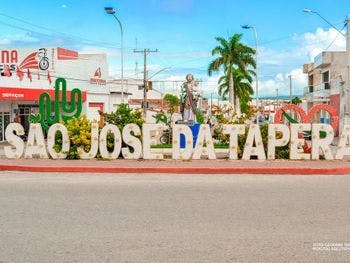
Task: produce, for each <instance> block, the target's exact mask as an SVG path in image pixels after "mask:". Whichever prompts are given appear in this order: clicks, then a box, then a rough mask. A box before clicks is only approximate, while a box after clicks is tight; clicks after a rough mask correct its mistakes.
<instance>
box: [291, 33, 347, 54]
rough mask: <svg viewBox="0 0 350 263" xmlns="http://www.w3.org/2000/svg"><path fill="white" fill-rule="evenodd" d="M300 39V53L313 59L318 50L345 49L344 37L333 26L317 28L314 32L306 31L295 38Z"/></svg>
mask: <svg viewBox="0 0 350 263" xmlns="http://www.w3.org/2000/svg"><path fill="white" fill-rule="evenodd" d="M299 39H300V40H301V41H302V42H301V44H302V45H300V47H299V51H300V54H301V55H304V54H305V53H306V54H307V55H308V56H309V58H310V60H313V58H314V57H315V56H317V55H318V54H319V53H320V52H322V51H324V50H325V49H327V48H328V50H329V51H342V50H345V49H346V39H345V37H344V36H343V35H341V34H340V33H339V32H338V31H337V30H335V29H334V28H330V29H329V30H324V29H322V28H317V30H316V32H315V33H310V32H307V33H305V34H303V35H302V36H300V37H296V40H299Z"/></svg>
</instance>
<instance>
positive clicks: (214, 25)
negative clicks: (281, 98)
mask: <svg viewBox="0 0 350 263" xmlns="http://www.w3.org/2000/svg"><path fill="white" fill-rule="evenodd" d="M107 6H108V7H109V6H111V7H114V8H115V10H116V15H117V17H118V18H119V19H120V21H121V23H122V25H123V29H124V76H125V77H135V76H139V77H142V73H140V72H141V71H142V70H143V56H142V54H140V53H134V52H133V51H134V49H135V48H136V49H144V48H149V49H158V52H157V53H151V54H150V55H149V56H148V70H149V76H151V75H153V74H154V73H157V72H159V71H160V73H158V74H156V75H155V76H154V77H153V78H152V79H153V80H155V81H156V80H184V79H185V76H186V74H188V73H192V74H193V75H194V77H195V78H196V79H199V80H201V81H202V84H201V86H200V87H201V89H203V91H204V94H205V95H206V96H210V94H211V93H214V96H215V93H216V91H217V80H218V78H219V75H220V73H222V72H219V73H218V74H214V75H213V76H211V77H209V76H208V74H207V68H208V64H209V62H210V61H211V60H212V59H214V57H212V56H211V50H212V49H213V48H214V47H215V46H216V45H217V41H216V40H215V37H225V38H227V37H229V36H232V35H233V34H236V33H238V34H243V37H242V42H243V43H245V44H246V45H249V46H252V47H255V38H254V34H253V31H252V30H244V29H242V28H241V25H246V24H248V25H252V26H255V28H256V30H257V34H258V66H259V74H258V76H259V82H258V83H259V96H275V95H276V93H277V89H278V93H279V95H288V94H289V79H288V76H289V75H291V76H292V87H293V88H292V90H293V95H302V93H303V88H304V86H306V85H307V84H306V76H305V74H303V73H302V65H303V64H304V63H310V62H312V61H313V58H314V56H316V55H317V54H318V53H320V52H321V51H323V50H328V51H335V50H337V51H338V50H345V46H346V40H345V38H344V37H343V36H342V35H341V34H339V33H338V32H337V31H336V30H335V29H333V28H332V27H330V26H329V25H328V24H327V23H326V22H325V21H324V20H322V19H321V18H320V17H319V16H317V15H316V14H312V13H305V12H303V11H302V10H303V9H304V8H309V9H312V10H315V11H317V12H318V13H319V14H321V15H322V16H323V17H325V18H326V19H327V20H328V21H329V22H331V24H333V25H334V26H335V27H337V28H338V29H339V30H344V20H345V18H346V15H347V14H350V5H349V1H348V0H337V1H336V2H335V1H334V0H333V1H330V0H318V1H315V0H313V1H311V0H293V1H292V0H289V1H283V0H280V1H278V0H274V1H272V0H265V1H258V0H255V1H252V0H245V1H241V0H216V1H210V0H144V1H134V0H120V1H111V0H26V1H24V0H11V1H1V7H0V49H5V48H9V47H11V48H14V47H16V48H20V47H38V46H59V47H63V48H69V49H73V50H76V51H79V52H82V53H107V55H108V62H109V67H110V75H111V76H115V77H120V73H121V70H120V51H121V50H120V47H121V38H120V29H119V25H118V23H117V21H116V20H115V19H114V18H113V16H111V15H108V14H106V13H105V11H104V7H107ZM344 32H345V31H344ZM253 85H255V83H253ZM161 88H162V89H167V87H164V85H163V86H162V87H161Z"/></svg>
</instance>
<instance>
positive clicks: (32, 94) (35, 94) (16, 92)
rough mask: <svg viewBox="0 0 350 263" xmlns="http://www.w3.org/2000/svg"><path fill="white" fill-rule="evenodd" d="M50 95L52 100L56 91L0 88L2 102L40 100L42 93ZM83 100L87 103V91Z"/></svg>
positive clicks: (83, 93)
mask: <svg viewBox="0 0 350 263" xmlns="http://www.w3.org/2000/svg"><path fill="white" fill-rule="evenodd" d="M44 92H46V93H48V94H49V95H50V96H51V98H52V100H54V98H55V90H54V89H40V88H37V89H27V88H4V87H0V101H1V100H21V101H23V100H28V101H33V100H39V97H40V94H41V93H44ZM70 94H71V92H70V91H67V100H68V101H70ZM82 95H83V96H82V99H83V101H86V91H83V92H82Z"/></svg>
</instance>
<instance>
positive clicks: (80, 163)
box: [0, 143, 350, 175]
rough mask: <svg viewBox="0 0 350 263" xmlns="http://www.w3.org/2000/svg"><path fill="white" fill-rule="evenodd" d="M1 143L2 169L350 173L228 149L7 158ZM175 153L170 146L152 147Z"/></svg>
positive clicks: (337, 164) (339, 164)
mask: <svg viewBox="0 0 350 263" xmlns="http://www.w3.org/2000/svg"><path fill="white" fill-rule="evenodd" d="M5 145H8V144H7V143H0V171H30V172H68V173H69V172H79V173H181V174H186V173H187V174H196V173H198V174H328V175H341V174H349V175H350V162H349V161H325V160H321V161H312V160H308V161H292V160H273V161H268V160H266V161H258V160H250V161H242V160H228V159H227V158H225V156H227V151H228V150H227V149H217V150H216V153H217V156H218V157H220V156H221V159H217V160H204V159H202V160H190V161H182V160H172V159H164V160H124V159H118V160H111V161H109V160H99V159H93V160H52V159H19V160H17V159H6V157H5V156H4V151H3V147H4V146H5ZM152 150H153V151H155V152H162V153H163V154H166V155H169V154H171V152H170V149H152Z"/></svg>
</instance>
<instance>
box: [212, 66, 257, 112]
mask: <svg viewBox="0 0 350 263" xmlns="http://www.w3.org/2000/svg"><path fill="white" fill-rule="evenodd" d="M231 74H232V79H233V89H234V100H235V101H236V108H237V111H238V109H239V110H240V111H241V112H242V113H247V111H248V110H249V106H248V102H249V101H251V95H253V94H254V90H253V87H252V85H251V83H252V82H253V78H252V75H255V73H254V71H252V70H247V71H246V72H242V71H241V70H240V69H239V68H232V69H231ZM218 84H219V87H218V92H219V95H220V96H221V97H222V98H224V99H225V98H226V97H227V94H228V93H229V77H228V76H227V75H226V74H224V75H222V76H221V77H220V79H219V81H218ZM237 98H238V99H239V100H237Z"/></svg>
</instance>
